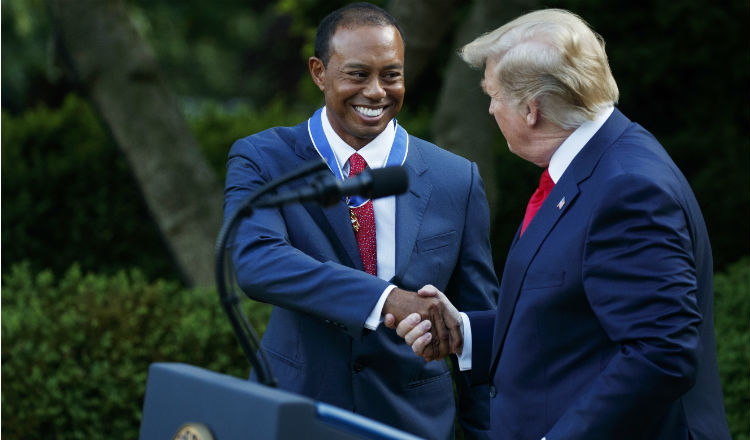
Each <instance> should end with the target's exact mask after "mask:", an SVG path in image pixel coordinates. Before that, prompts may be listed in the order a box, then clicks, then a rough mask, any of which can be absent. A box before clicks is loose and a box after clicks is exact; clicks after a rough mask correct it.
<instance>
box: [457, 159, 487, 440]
mask: <svg viewBox="0 0 750 440" xmlns="http://www.w3.org/2000/svg"><path fill="white" fill-rule="evenodd" d="M471 172H472V179H471V188H470V190H469V196H468V200H467V207H466V221H465V222H464V230H463V233H462V242H461V246H460V253H459V259H458V264H457V265H456V268H455V270H454V273H453V276H452V277H451V280H450V282H449V284H448V287H447V288H446V294H447V295H448V297H449V298H450V300H451V302H453V304H454V305H455V306H456V307H457V308H458V309H459V310H461V311H468V312H471V311H477V310H494V308H495V303H496V299H497V295H498V281H497V276H496V275H495V269H494V267H493V264H492V252H491V248H490V239H489V235H490V228H489V222H490V214H489V207H488V205H487V196H486V195H485V191H484V184H483V183H482V179H481V177H480V176H479V170H478V169H477V166H476V164H474V163H472V165H471ZM472 362H473V360H472ZM452 364H453V365H452V366H453V373H454V377H455V382H456V390H457V394H458V419H459V422H460V423H461V426H462V427H463V429H464V433H465V434H466V437H467V438H484V437H486V435H487V430H488V429H489V389H488V386H487V385H486V384H480V385H473V384H472V383H471V381H470V377H469V375H468V374H466V373H459V369H458V361H457V360H456V359H455V358H454V359H453V362H452Z"/></svg>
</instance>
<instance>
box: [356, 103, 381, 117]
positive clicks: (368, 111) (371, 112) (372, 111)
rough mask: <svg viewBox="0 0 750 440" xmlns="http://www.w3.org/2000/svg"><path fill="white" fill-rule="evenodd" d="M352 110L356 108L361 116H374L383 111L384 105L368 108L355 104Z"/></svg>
mask: <svg viewBox="0 0 750 440" xmlns="http://www.w3.org/2000/svg"><path fill="white" fill-rule="evenodd" d="M354 110H356V111H357V113H359V114H361V115H363V116H367V117H368V118H375V117H378V116H380V115H382V114H383V112H384V111H385V107H379V108H369V107H362V106H359V105H355V106H354Z"/></svg>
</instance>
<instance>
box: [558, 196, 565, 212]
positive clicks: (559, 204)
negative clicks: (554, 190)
mask: <svg viewBox="0 0 750 440" xmlns="http://www.w3.org/2000/svg"><path fill="white" fill-rule="evenodd" d="M563 206H565V197H563V198H562V199H560V201H559V202H557V210H558V211H559V210H561V209H563Z"/></svg>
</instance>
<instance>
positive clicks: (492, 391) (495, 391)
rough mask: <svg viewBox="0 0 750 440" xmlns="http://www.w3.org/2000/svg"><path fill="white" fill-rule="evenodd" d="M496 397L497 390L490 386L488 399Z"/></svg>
mask: <svg viewBox="0 0 750 440" xmlns="http://www.w3.org/2000/svg"><path fill="white" fill-rule="evenodd" d="M495 396H497V390H496V389H495V385H490V399H492V398H494V397H495Z"/></svg>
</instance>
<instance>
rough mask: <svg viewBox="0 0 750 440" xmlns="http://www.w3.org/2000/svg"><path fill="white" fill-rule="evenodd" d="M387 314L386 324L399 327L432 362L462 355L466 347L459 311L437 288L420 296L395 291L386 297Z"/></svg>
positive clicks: (399, 290)
mask: <svg viewBox="0 0 750 440" xmlns="http://www.w3.org/2000/svg"><path fill="white" fill-rule="evenodd" d="M383 315H384V317H385V319H384V322H385V325H386V326H387V327H390V328H397V326H398V328H397V333H398V335H399V336H401V337H404V338H405V339H406V342H407V343H408V344H409V345H411V346H412V349H413V350H414V352H415V353H417V354H418V355H420V356H422V357H424V358H425V360H427V361H428V362H429V361H431V360H434V359H442V358H444V357H445V356H447V355H449V354H452V353H458V352H460V350H461V348H462V347H463V328H462V325H463V322H462V320H461V317H460V315H459V313H458V310H456V308H455V307H453V305H452V304H451V303H450V301H448V298H447V297H446V296H445V295H444V294H443V293H442V292H440V291H439V290H438V289H437V288H435V287H434V286H431V285H427V286H424V287H423V288H421V289H420V290H419V293H418V294H417V293H415V292H410V291H407V290H403V289H399V288H396V289H393V291H391V293H390V294H389V295H388V298H386V301H385V305H384V306H383ZM407 317H408V319H407ZM428 331H429V333H427V332H428ZM415 343H416V344H415Z"/></svg>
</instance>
